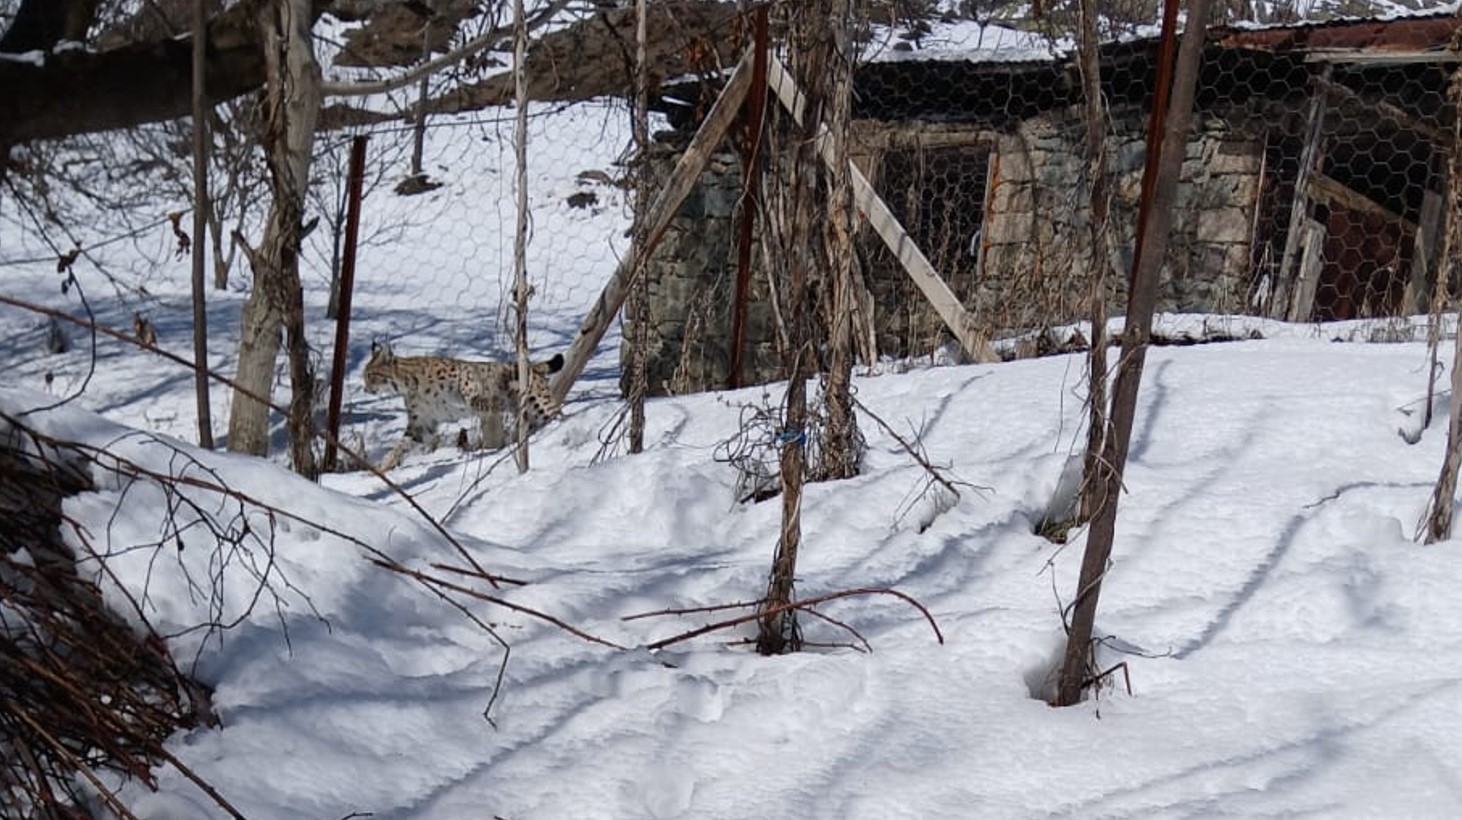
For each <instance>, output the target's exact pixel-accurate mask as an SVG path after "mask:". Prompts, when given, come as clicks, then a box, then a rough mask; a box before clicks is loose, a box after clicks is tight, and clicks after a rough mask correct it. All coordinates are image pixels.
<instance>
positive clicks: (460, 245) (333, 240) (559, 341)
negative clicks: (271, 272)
mask: <svg viewBox="0 0 1462 820" xmlns="http://www.w3.org/2000/svg"><path fill="white" fill-rule="evenodd" d="M412 130H413V129H410V128H399V127H390V128H377V129H374V131H373V132H371V133H370V141H369V149H368V153H367V157H368V159H367V172H366V177H365V188H366V192H365V196H366V198H367V199H368V200H369V201H370V204H369V206H368V207H366V208H364V209H363V222H362V225H361V228H360V238H359V242H358V251H357V262H356V265H357V268H356V288H355V295H354V297H353V299H352V311H351V312H352V322H353V324H355V326H356V327H357V328H358V329H357V330H356V331H355V332H354V333H353V335H355V336H357V337H359V336H362V335H369V336H370V337H371V338H373V339H375V340H381V341H389V342H391V343H392V344H393V346H394V347H396V348H397V349H398V352H403V353H407V354H418V355H420V354H433V355H449V356H458V357H466V358H484V357H491V358H510V357H511V356H512V355H513V353H512V351H513V350H514V345H515V341H514V339H513V316H514V314H513V307H512V302H513V258H514V234H515V230H516V222H517V204H516V203H517V199H516V197H517V194H516V190H515V182H514V179H515V173H516V171H515V169H516V162H517V159H516V147H515V139H514V112H513V111H512V110H511V109H484V110H482V111H476V112H471V113H469V114H463V115H456V116H451V117H439V118H432V119H430V120H428V122H427V124H426V128H425V131H424V136H423V140H424V149H423V151H422V156H423V160H422V162H421V165H420V169H419V171H418V170H417V169H416V168H414V167H413V165H412V162H411V153H412V140H413V136H412V134H411V133H410V132H411V131H412ZM629 149H630V112H629V109H628V107H627V106H626V105H625V104H624V103H623V102H613V101H600V102H589V103H580V104H577V105H572V106H567V105H547V104H544V105H532V106H530V109H529V114H528V141H527V145H526V157H527V167H528V170H527V188H528V200H529V237H528V242H527V250H526V255H527V272H528V280H529V283H530V285H531V287H532V297H531V299H530V301H529V317H528V324H529V347H530V349H532V350H535V351H540V352H542V353H544V354H545V355H551V352H552V351H559V350H562V349H563V348H565V347H566V346H567V345H568V343H569V341H571V340H572V338H573V335H574V332H575V331H576V329H577V325H578V322H579V321H580V320H581V319H582V317H583V314H584V312H585V311H587V310H588V308H589V307H590V306H591V305H592V304H593V301H594V299H595V298H596V297H597V296H598V294H599V289H600V287H601V286H602V284H603V282H604V280H605V279H607V278H608V276H609V274H610V273H611V272H612V271H613V270H614V268H615V266H616V264H618V260H619V258H620V257H621V256H622V255H623V254H624V253H625V252H626V250H627V248H628V241H629V240H628V238H627V236H626V230H627V227H628V225H629V221H630V207H631V206H630V194H629V192H628V191H627V190H626V188H625V185H624V182H623V178H624V168H623V162H624V158H625V156H626V155H627V152H628V150H629ZM348 153H349V145H348V140H347V139H334V140H331V141H330V142H329V144H328V145H327V146H326V148H325V150H324V151H322V152H320V154H319V156H318V157H317V162H323V164H325V165H326V166H327V167H331V168H334V169H335V170H334V171H328V172H327V173H330V174H332V175H333V179H334V182H333V183H332V184H331V185H329V186H327V198H329V199H331V200H333V203H334V206H335V213H336V215H337V216H338V217H339V218H337V219H332V220H331V229H332V230H331V231H330V232H329V233H328V234H326V235H322V236H321V237H319V238H318V239H317V240H316V241H315V243H314V252H315V255H316V257H317V259H318V267H319V268H320V269H321V270H322V271H337V270H338V268H339V264H340V257H341V253H340V251H341V247H340V243H341V240H342V238H343V226H344V213H345V191H346V186H347V182H348V180H347V176H346V167H347V157H348ZM321 158H323V160H322V159H321Z"/></svg>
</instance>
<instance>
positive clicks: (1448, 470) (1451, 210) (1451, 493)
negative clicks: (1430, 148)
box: [1424, 29, 1462, 544]
mask: <svg viewBox="0 0 1462 820" xmlns="http://www.w3.org/2000/svg"><path fill="white" fill-rule="evenodd" d="M1452 49H1453V50H1454V51H1456V50H1458V49H1462V29H1459V31H1458V33H1457V34H1455V35H1453V38H1452ZM1447 96H1448V97H1449V98H1450V99H1451V102H1452V105H1453V106H1457V105H1458V104H1459V103H1462V69H1453V71H1452V78H1451V81H1450V83H1449V84H1448V88H1447ZM1458 110H1462V109H1458ZM1452 144H1453V145H1462V116H1455V117H1453V118H1452ZM1447 173H1448V178H1449V180H1450V184H1449V185H1448V186H1447V208H1446V211H1445V212H1444V216H1443V219H1444V220H1445V222H1444V227H1443V230H1442V247H1441V251H1440V253H1439V255H1438V258H1439V259H1440V260H1441V262H1440V264H1439V265H1438V270H1437V284H1436V290H1437V294H1438V299H1440V298H1441V296H1440V295H1441V294H1442V293H1443V292H1444V291H1445V289H1446V288H1447V286H1448V283H1451V282H1454V281H1455V280H1456V277H1457V275H1458V260H1457V249H1458V248H1459V247H1462V151H1457V150H1453V151H1452V152H1451V153H1450V155H1449V158H1448V161H1447ZM1459 307H1462V304H1459ZM1434 312H1435V311H1434ZM1440 324H1441V323H1440V319H1439V318H1434V319H1433V326H1434V327H1437V328H1439V327H1440ZM1436 343H1437V342H1436V340H1435V339H1434V340H1433V341H1432V345H1433V349H1434V350H1435V346H1436ZM1429 375H1430V376H1432V377H1434V376H1435V372H1434V371H1432V372H1431V373H1429ZM1459 397H1462V327H1459V328H1458V332H1457V346H1456V355H1455V356H1454V358H1453V360H1452V410H1451V413H1450V415H1449V416H1448V417H1447V451H1446V453H1447V454H1446V456H1445V458H1444V459H1443V461H1442V471H1441V473H1440V474H1439V475H1438V476H1437V484H1436V487H1435V488H1434V489H1433V491H1432V499H1431V506H1430V509H1429V511H1428V513H1427V517H1426V523H1425V534H1424V540H1425V542H1426V543H1428V544H1434V543H1436V542H1438V541H1445V540H1446V539H1448V538H1451V537H1452V505H1453V502H1454V499H1455V498H1456V496H1457V471H1458V469H1459V468H1462V398H1459ZM1427 408H1428V409H1427V412H1428V413H1430V412H1431V409H1430V408H1431V403H1430V402H1428V403H1427Z"/></svg>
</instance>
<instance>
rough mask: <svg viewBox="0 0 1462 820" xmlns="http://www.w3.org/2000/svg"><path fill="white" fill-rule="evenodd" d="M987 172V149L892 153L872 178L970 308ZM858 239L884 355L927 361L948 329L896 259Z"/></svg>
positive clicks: (873, 242) (869, 239) (868, 239)
mask: <svg viewBox="0 0 1462 820" xmlns="http://www.w3.org/2000/svg"><path fill="white" fill-rule="evenodd" d="M989 164H990V147H989V146H988V145H985V144H970V145H959V146H952V147H940V148H925V147H922V146H917V147H913V148H894V149H889V150H888V151H886V152H885V153H884V154H883V156H882V157H881V159H880V162H879V166H878V172H877V174H876V176H875V180H876V182H875V187H876V188H877V190H878V194H879V196H881V197H883V199H884V201H885V202H886V203H888V206H889V209H890V210H892V211H893V213H894V216H895V217H897V218H898V220H899V222H900V223H901V224H902V225H903V226H904V229H905V230H907V231H908V232H909V235H910V236H911V237H913V240H914V243H915V244H917V245H918V246H919V249H920V250H922V251H923V252H924V255H925V256H927V257H928V258H929V261H930V262H931V263H933V265H934V269H935V270H937V271H939V273H940V275H941V276H943V277H944V280H945V282H947V283H948V284H949V286H950V288H951V289H952V290H953V291H954V293H955V296H957V297H959V298H960V300H961V301H965V302H968V300H969V297H970V295H971V294H972V293H973V292H974V287H975V284H976V282H977V280H978V278H979V272H980V262H981V255H982V243H981V237H980V232H981V228H982V227H983V225H984V221H985V196H986V182H987V178H988V171H989ZM860 236H861V239H862V250H863V254H862V258H863V259H864V264H865V266H866V269H865V271H864V275H865V277H866V279H867V282H868V286H869V289H870V290H871V291H872V293H873V297H874V301H875V310H876V311H877V315H876V317H875V321H876V325H877V330H878V347H879V351H880V352H881V353H883V354H885V355H892V356H896V357H905V356H912V355H919V354H923V353H928V352H929V351H931V350H932V349H934V348H935V347H936V346H938V345H939V344H940V343H941V341H942V339H943V337H944V334H945V332H946V331H945V330H944V325H943V323H942V322H941V321H940V319H939V317H938V315H936V314H935V312H934V310H933V308H931V307H930V306H929V303H928V301H927V300H926V299H925V298H924V296H923V294H922V293H921V292H920V291H919V289H918V287H917V286H916V285H915V284H914V283H913V281H912V280H910V278H909V276H908V274H907V273H906V272H905V271H904V269H903V267H902V266H901V265H900V264H899V261H898V259H897V258H896V257H895V256H894V255H893V253H892V252H891V251H889V250H888V248H887V247H886V246H884V244H883V243H882V242H881V241H880V240H879V239H878V238H877V237H876V236H873V235H872V232H869V231H865V232H863V233H861V234H860Z"/></svg>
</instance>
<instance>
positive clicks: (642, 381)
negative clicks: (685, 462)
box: [625, 0, 651, 453]
mask: <svg viewBox="0 0 1462 820" xmlns="http://www.w3.org/2000/svg"><path fill="white" fill-rule="evenodd" d="M647 1H648V0H636V3H635V103H634V118H633V125H634V149H633V150H634V155H635V157H636V163H635V167H636V170H637V172H638V178H637V180H636V183H635V191H636V192H637V193H636V196H637V200H638V201H637V202H636V203H635V216H634V227H633V229H632V230H631V234H632V235H633V237H634V248H633V250H632V251H631V254H632V255H633V256H634V257H635V258H637V259H643V258H644V257H645V228H646V217H647V216H648V214H647V213H646V210H647V209H646V208H645V207H643V206H644V205H646V204H647V203H646V202H645V200H646V199H647V198H648V196H647V195H648V192H649V190H650V184H651V183H650V161H649V160H650V158H649V153H648V152H649V148H650V66H649V62H648V60H647V48H648V46H649V31H648V22H649V17H650V15H649V11H648V6H647ZM625 311H626V313H627V314H628V315H627V316H626V318H627V319H628V322H627V323H626V324H627V325H628V327H629V331H630V339H629V342H630V344H629V385H628V387H629V389H628V390H627V391H626V393H627V395H626V396H625V398H627V399H628V400H629V451H630V452H631V453H641V452H644V449H645V395H646V394H647V393H649V389H650V383H649V381H650V379H649V372H648V371H649V360H650V280H649V278H648V277H646V276H643V275H642V276H638V277H636V278H635V282H634V285H632V286H631V288H630V294H629V300H628V302H626V304H625Z"/></svg>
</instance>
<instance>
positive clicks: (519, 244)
mask: <svg viewBox="0 0 1462 820" xmlns="http://www.w3.org/2000/svg"><path fill="white" fill-rule="evenodd" d="M513 78H514V81H515V87H516V92H517V93H516V97H517V99H516V100H515V102H516V104H517V112H516V114H517V116H516V117H515V118H514V127H513V150H514V153H515V155H516V157H517V168H516V171H517V177H516V179H515V180H514V183H513V189H514V190H515V191H516V193H517V204H518V208H517V225H516V228H515V230H514V232H513V306H514V308H515V312H516V320H517V332H516V333H515V334H514V338H515V339H516V340H517V343H518V425H517V427H518V446H517V449H516V451H515V452H514V458H515V460H516V461H517V463H518V472H520V473H523V472H527V471H528V432H529V431H528V409H529V397H528V385H529V384H530V383H531V379H532V371H533V363H532V362H531V361H530V360H529V359H528V295H529V288H528V13H527V12H526V11H525V10H524V9H523V0H513ZM423 116H424V115H423Z"/></svg>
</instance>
